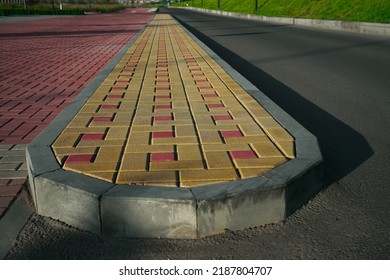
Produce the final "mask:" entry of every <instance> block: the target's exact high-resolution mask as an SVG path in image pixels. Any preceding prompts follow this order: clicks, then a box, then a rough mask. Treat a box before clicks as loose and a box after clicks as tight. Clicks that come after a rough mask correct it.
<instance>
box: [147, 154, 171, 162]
mask: <svg viewBox="0 0 390 280" xmlns="http://www.w3.org/2000/svg"><path fill="white" fill-rule="evenodd" d="M175 160H176V154H175V153H152V154H150V161H151V162H164V161H175Z"/></svg>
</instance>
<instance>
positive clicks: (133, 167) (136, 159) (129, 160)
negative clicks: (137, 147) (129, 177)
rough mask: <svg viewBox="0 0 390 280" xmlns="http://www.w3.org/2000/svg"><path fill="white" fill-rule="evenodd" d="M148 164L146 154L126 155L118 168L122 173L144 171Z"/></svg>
mask: <svg viewBox="0 0 390 280" xmlns="http://www.w3.org/2000/svg"><path fill="white" fill-rule="evenodd" d="M148 164H149V155H148V153H131V154H128V153H126V154H125V155H124V157H123V159H122V163H121V166H120V167H121V170H123V171H126V170H128V171H146V170H147V168H148Z"/></svg>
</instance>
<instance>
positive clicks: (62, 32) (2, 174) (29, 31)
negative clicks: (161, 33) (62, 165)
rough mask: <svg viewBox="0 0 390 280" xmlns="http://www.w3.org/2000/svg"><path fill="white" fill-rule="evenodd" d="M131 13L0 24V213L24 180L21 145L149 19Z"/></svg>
mask: <svg viewBox="0 0 390 280" xmlns="http://www.w3.org/2000/svg"><path fill="white" fill-rule="evenodd" d="M133 11H134V10H133ZM133 11H126V12H124V13H118V14H100V15H86V16H76V17H63V18H56V19H49V20H37V21H31V22H20V23H7V24H0V216H2V215H3V214H4V213H5V212H6V210H7V208H8V207H9V206H10V204H11V203H12V201H13V199H14V197H15V196H16V194H17V193H18V192H19V191H20V189H21V187H22V186H23V184H24V183H25V181H26V177H27V171H26V170H25V168H24V148H25V145H26V144H28V143H30V142H31V141H32V140H33V139H34V138H35V137H36V136H37V135H38V134H39V133H40V132H41V131H42V130H43V129H44V128H45V127H46V126H47V125H48V124H49V123H50V122H51V121H52V120H53V119H54V118H55V117H56V116H57V115H58V113H59V112H61V110H62V109H63V108H65V107H66V106H67V105H68V104H69V102H71V100H72V99H73V98H74V97H75V96H77V94H79V93H80V92H81V91H82V90H83V88H84V87H85V86H86V85H88V83H89V82H91V80H92V79H93V78H94V77H95V76H96V75H97V74H98V73H99V72H100V71H101V70H102V69H103V68H104V66H105V65H106V64H107V63H108V62H109V61H111V59H113V58H114V57H115V56H116V55H117V54H118V52H119V51H120V50H121V49H122V48H123V47H124V45H125V44H126V43H128V42H129V40H130V39H131V38H132V37H133V36H134V35H135V34H136V33H137V32H138V31H140V30H141V29H142V28H143V27H144V26H145V24H146V23H147V22H148V21H149V20H151V19H152V17H153V13H148V9H137V10H136V13H134V12H133Z"/></svg>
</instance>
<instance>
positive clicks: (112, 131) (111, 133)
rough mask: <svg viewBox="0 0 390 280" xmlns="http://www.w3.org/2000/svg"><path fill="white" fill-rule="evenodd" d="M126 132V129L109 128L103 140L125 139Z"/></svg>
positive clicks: (127, 130)
mask: <svg viewBox="0 0 390 280" xmlns="http://www.w3.org/2000/svg"><path fill="white" fill-rule="evenodd" d="M128 132H129V128H128V127H111V128H109V130H108V132H107V135H106V138H105V139H107V140H111V139H126V137H127V134H128Z"/></svg>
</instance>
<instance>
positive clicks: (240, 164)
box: [234, 157, 286, 168]
mask: <svg viewBox="0 0 390 280" xmlns="http://www.w3.org/2000/svg"><path fill="white" fill-rule="evenodd" d="M285 161H286V158H284V157H269V158H257V159H235V160H234V163H235V164H236V167H237V168H248V167H250V168H255V167H258V168H274V167H276V166H278V165H280V164H282V163H284V162H285Z"/></svg>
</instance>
